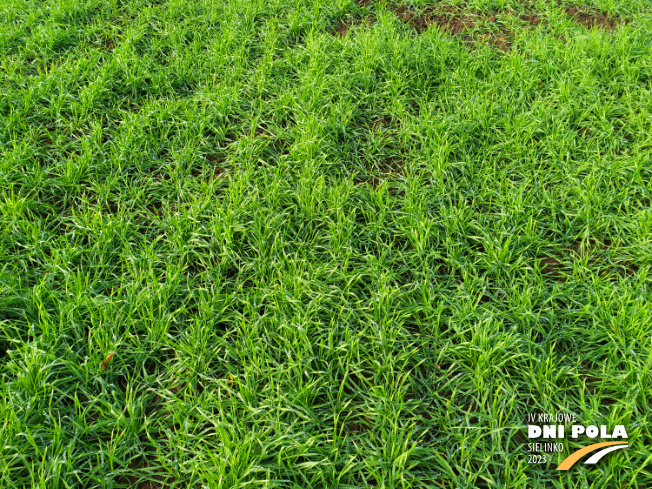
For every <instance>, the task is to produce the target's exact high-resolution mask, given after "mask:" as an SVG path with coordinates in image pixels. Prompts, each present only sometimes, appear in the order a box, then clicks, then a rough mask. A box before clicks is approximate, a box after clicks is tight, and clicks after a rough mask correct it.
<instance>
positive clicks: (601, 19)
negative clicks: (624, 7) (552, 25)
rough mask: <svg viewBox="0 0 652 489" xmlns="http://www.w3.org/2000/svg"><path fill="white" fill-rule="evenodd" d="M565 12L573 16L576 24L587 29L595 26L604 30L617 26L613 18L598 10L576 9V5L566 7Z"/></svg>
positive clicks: (611, 29) (610, 29)
mask: <svg viewBox="0 0 652 489" xmlns="http://www.w3.org/2000/svg"><path fill="white" fill-rule="evenodd" d="M566 14H567V15H568V16H569V17H571V18H573V19H574V20H575V22H577V23H578V24H580V25H583V26H584V27H587V28H589V29H592V28H593V27H597V28H598V29H602V30H605V31H613V30H614V29H615V28H616V27H617V26H618V22H617V20H616V19H615V18H613V17H609V16H608V15H606V14H603V13H600V12H595V11H590V10H584V9H578V8H577V7H568V8H567V9H566Z"/></svg>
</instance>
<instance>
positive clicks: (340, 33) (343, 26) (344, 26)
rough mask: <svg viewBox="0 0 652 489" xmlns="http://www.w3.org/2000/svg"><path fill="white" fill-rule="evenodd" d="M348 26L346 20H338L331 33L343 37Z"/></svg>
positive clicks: (347, 31) (347, 30)
mask: <svg viewBox="0 0 652 489" xmlns="http://www.w3.org/2000/svg"><path fill="white" fill-rule="evenodd" d="M349 29H350V26H349V25H348V24H347V23H346V22H340V23H339V24H338V26H337V28H336V29H335V31H334V32H333V35H335V36H340V37H344V36H346V35H347V34H348V33H349Z"/></svg>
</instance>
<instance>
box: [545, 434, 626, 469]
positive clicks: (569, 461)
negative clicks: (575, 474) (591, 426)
mask: <svg viewBox="0 0 652 489" xmlns="http://www.w3.org/2000/svg"><path fill="white" fill-rule="evenodd" d="M614 445H618V446H614ZM627 446H629V445H628V444H627V442H626V441H625V442H622V441H607V442H604V443H594V444H593V445H589V446H588V447H584V448H582V449H581V450H578V451H576V452H574V453H571V454H570V455H569V456H568V457H566V459H565V460H564V461H563V462H562V463H561V464H559V467H557V470H568V469H570V468H571V467H572V466H573V464H574V463H575V462H577V461H578V460H579V459H581V458H582V457H583V456H584V455H586V454H587V453H591V452H593V451H595V450H597V449H598V448H602V447H611V448H607V449H606V450H601V451H599V452H598V453H596V454H595V455H593V456H592V457H591V458H590V459H588V460H587V461H586V463H587V464H594V463H597V462H598V461H599V460H600V459H601V458H602V457H604V456H605V455H606V454H607V453H609V452H613V451H614V450H618V449H619V448H625V447H627Z"/></svg>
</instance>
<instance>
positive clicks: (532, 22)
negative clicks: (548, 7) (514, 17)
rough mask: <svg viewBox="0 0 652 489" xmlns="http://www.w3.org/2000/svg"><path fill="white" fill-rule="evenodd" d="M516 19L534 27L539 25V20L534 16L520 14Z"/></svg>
mask: <svg viewBox="0 0 652 489" xmlns="http://www.w3.org/2000/svg"><path fill="white" fill-rule="evenodd" d="M518 18H519V19H521V20H522V21H524V22H527V23H529V24H530V25H534V26H536V25H539V24H540V23H541V18H540V17H539V16H538V15H536V14H521V15H519V17H518Z"/></svg>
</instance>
